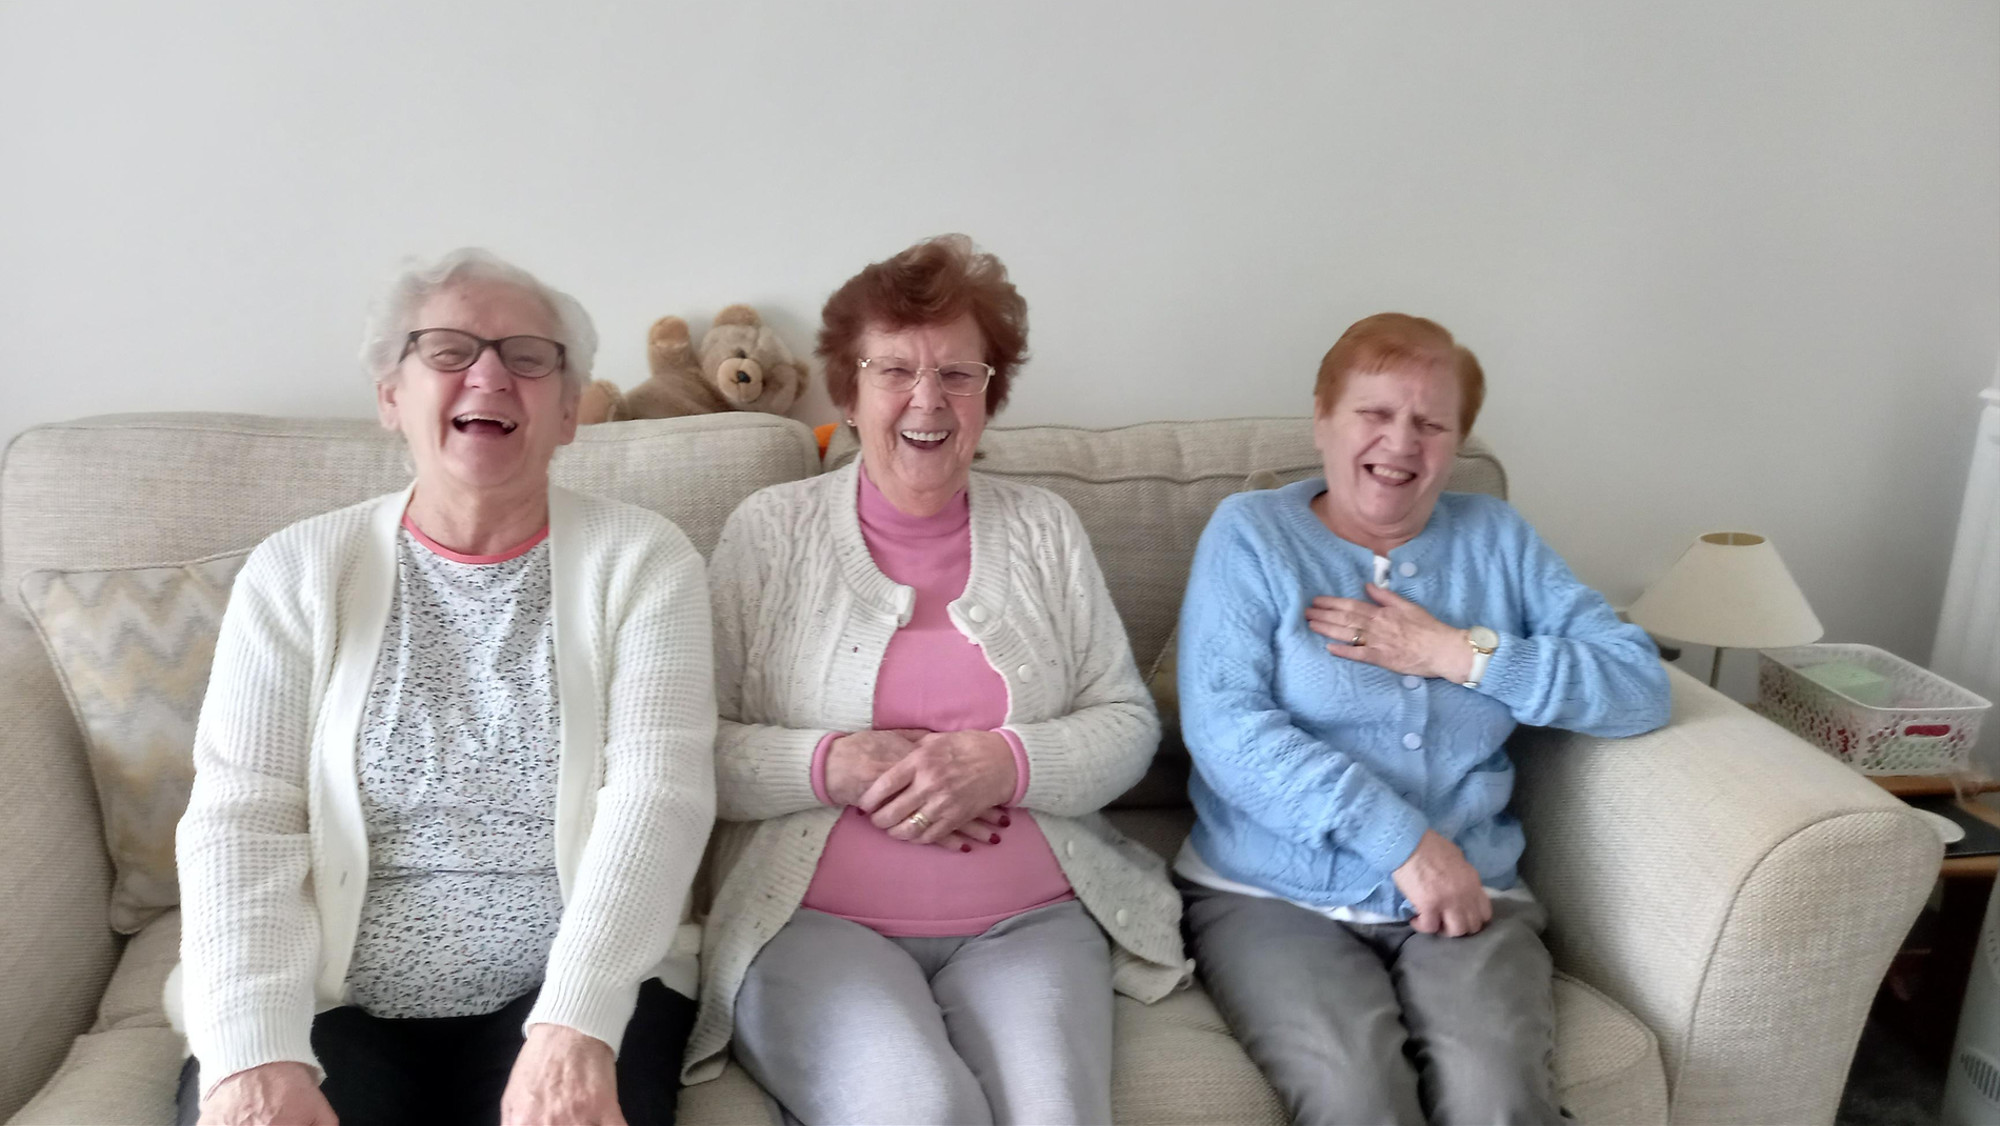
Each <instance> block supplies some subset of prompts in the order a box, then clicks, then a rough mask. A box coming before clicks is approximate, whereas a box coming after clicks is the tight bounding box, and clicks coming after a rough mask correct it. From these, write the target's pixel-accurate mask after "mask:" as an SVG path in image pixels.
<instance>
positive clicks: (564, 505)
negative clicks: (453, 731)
mask: <svg viewBox="0 0 2000 1126" xmlns="http://www.w3.org/2000/svg"><path fill="white" fill-rule="evenodd" d="M409 495H410V494H409V492H408V491H407V490H406V491H404V492H402V493H397V494H392V495H390V496H386V497H379V498H377V499H375V500H371V501H366V502H364V503H362V504H358V505H355V506H353V507H350V508H344V509H341V510H339V511H337V512H331V513H328V514H326V515H324V516H318V517H314V518H312V519H309V520H306V521H303V522H301V523H298V524H294V525H292V526H291V527H289V528H286V529H284V530H283V531H280V532H278V533H277V534H275V535H273V536H271V537H270V538H269V539H267V540H265V541H264V542H263V544H261V545H260V546H259V547H258V548H257V549H256V550H255V551H254V552H252V553H251V555H250V558H249V559H248V560H247V561H246V562H245V564H244V566H243V571H242V573H241V574H240V575H239V576H238V577H237V580H236V586H235V588H234V590H233V591H232V593H231V595H230V600H229V608H228V610H227V611H226V613H225V614H224V616H223V622H222V631H221V634H220V636H219V638H218V639H217V641H216V649H215V664H214V671H213V672H212V674H211V676H210V679H209V691H208V696H207V698H206V699H205V701H204V702H203V704H202V712H201V719H200V722H199V724H198V726H197V729H196V733H195V780H194V790H193V793H192V795H191V797H190V799H189V802H188V810H187V813H186V815H185V816H184V817H183V818H182V820H181V823H180V832H179V836H178V848H177V851H178V862H179V868H180V881H181V897H182V937H181V958H182V964H181V967H180V968H179V969H178V970H176V977H177V978H178V979H180V980H179V989H178V990H177V989H176V983H175V982H174V981H169V983H168V994H169V1008H170V1009H174V1008H180V1009H182V1010H183V1019H184V1022H185V1031H186V1033H187V1037H188V1044H189V1047H190V1049H191V1050H192V1052H193V1054H194V1055H195V1057H196V1058H197V1059H199V1060H200V1061H201V1065H202V1073H203V1074H202V1089H203V1090H204V1091H206V1090H208V1089H209V1088H210V1087H212V1086H213V1085H214V1084H215V1083H216V1082H218V1081H220V1080H222V1079H224V1078H226V1077H228V1076H229V1075H232V1074H234V1073H236V1072H238V1071H241V1070H243V1069H245V1068H249V1067H254V1066H257V1065H259V1064H264V1063H271V1062H275V1061H278V1060H296V1061H299V1062H301V1063H306V1064H311V1065H313V1066H315V1067H317V1066H318V1063H317V1061H316V1060H315V1059H314V1056H313V1052H312V1042H311V1028H312V1019H313V1014H314V1013H315V1012H317V1011H320V1010H324V1009H327V1008H331V1007H333V1006H335V1005H338V1004H340V1003H342V997H343V992H344V982H345V979H346V976H347V966H348V960H349V957H350V955H351V954H352V953H353V949H354V938H355V933H356V931H357V928H358V927H359V923H360V912H361V905H362V900H363V897H364V891H365V888H366V884H367V880H368V870H369V869H368V842H367V835H366V832H365V829H364V827H363V821H362V813H361V802H360V789H359V786H358V784H357V781H356V775H355V742H356V737H357V735H358V733H359V727H360V723H361V716H362V710H363V705H364V703H365V700H366V696H367V693H368V687H369V683H370V680H371V678H372V676H373V673H374V668H375V658H376V655H377V653H378V652H379V651H380V649H381V641H382V631H383V629H384V627H385V624H386V622H387V619H388V614H389V604H390V600H391V597H392V595H393V592H394V590H395V576H396V569H395V567H396V565H395V548H396V535H397V529H398V527H399V525H400V521H401V519H402V515H403V510H404V508H405V507H406V506H407V504H408V499H409ZM549 548H550V570H551V580H552V586H553V593H554V604H553V605H554V621H555V652H556V685H557V689H556V690H557V696H558V706H559V709H560V712H559V714H560V719H561V726H562V736H561V748H560V759H559V766H558V770H557V783H556V809H555V833H556V868H557V873H558V876H559V879H560V881H561V886H562V893H563V902H564V907H563V917H562V923H561V926H560V928H559V929H558V931H557V933H556V939H555V944H554V947H553V948H552V949H551V950H550V952H549V962H548V969H547V974H546V977H545V979H544V981H543V984H542V988H541V994H540V996H539V998H538V999H537V1001H536V1004H535V1007H534V1010H533V1012H532V1013H531V1014H530V1016H529V1017H528V1021H529V1022H530V1023H542V1022H546V1023H554V1024H563V1025H568V1026H570V1027H572V1028H575V1029H577V1030H579V1031H581V1032H584V1033H586V1034H588V1035H590V1036H594V1037H596V1038H598V1039H600V1040H603V1041H605V1042H606V1043H608V1044H610V1045H611V1046H612V1047H613V1048H614V1049H615V1048H617V1046H618V1044H619V1042H620V1040H621V1038H622V1037H623V1035H624V1032H625V1024H626V1021H628V1020H629V1019H630V1018H631V1013H632V1009H633V1006H634V1004H635V1003H636V999H637V996H638V990H639V984H640V982H642V981H643V980H644V979H645V978H646V977H647V976H648V975H649V974H651V975H658V976H660V977H661V978H662V979H663V980H664V981H665V982H666V983H667V984H668V985H670V986H672V987H674V988H676V989H679V990H681V991H682V992H684V993H689V994H690V995H692V993H693V991H694V989H695V988H696V983H697V979H698V969H697V967H696V965H695V959H694V954H695V951H696V949H697V948H698V943H699V937H698V934H697V933H696V931H695V928H694V927H693V926H691V925H689V926H687V927H686V928H685V931H684V933H677V928H676V923H677V922H680V923H686V922H687V919H688V913H687V906H688V889H689V886H690V884H691V883H692V882H693V879H694V875H695V870H696V867H697V865H698V864H699V862H700V860H701V855H702V847H703V844H704V842H705V841H706V839H707V836H708V832H709V829H710V827H711V825H712V824H713V819H714V812H715V778H714V759H713V741H714V732H715V705H714V680H713V676H712V654H713V649H712V642H711V639H710V635H709V620H708V605H707V597H706V596H707V582H706V579H705V576H704V573H703V568H702V562H701V556H700V555H699V554H697V553H696V552H695V550H694V547H693V545H691V544H690V543H689V542H688V540H687V537H686V536H684V535H682V534H681V531H680V529H678V528H676V527H674V526H673V525H672V524H671V523H669V522H668V521H667V520H666V519H664V518H662V517H660V516H659V515H657V514H655V513H652V512H648V511H646V510H644V509H640V508H635V507H632V506H630V505H626V504H620V503H618V502H615V501H609V500H602V499H599V498H595V497H589V496H584V495H581V494H577V493H571V492H568V491H566V490H563V489H553V488H552V489H550V490H549ZM670 947H671V950H670ZM176 993H178V996H176ZM176 1001H178V1002H179V1004H175V1003H174V1002H176Z"/></svg>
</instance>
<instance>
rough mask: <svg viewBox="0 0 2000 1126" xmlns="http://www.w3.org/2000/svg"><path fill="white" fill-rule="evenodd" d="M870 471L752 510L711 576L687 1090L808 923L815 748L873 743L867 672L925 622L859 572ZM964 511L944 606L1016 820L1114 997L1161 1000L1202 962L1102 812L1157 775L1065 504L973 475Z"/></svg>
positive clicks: (1099, 592)
mask: <svg viewBox="0 0 2000 1126" xmlns="http://www.w3.org/2000/svg"><path fill="white" fill-rule="evenodd" d="M859 471H860V470H859V462H855V463H851V464H849V465H848V466H846V467H845V468H842V469H839V470H835V471H834V472H832V473H827V474H823V475H821V476H818V477H813V478H809V479H807V480H803V481H793V482H788V483H785V484H780V485H773V486H771V487H769V488H766V489H763V490H761V491H759V492H757V493H755V494H754V495H752V496H751V497H749V498H748V499H747V500H745V501H744V502H743V503H742V505H740V506H739V507H738V508H737V509H736V511H735V512H734V513H733V514H732V515H731V516H730V517H729V521H728V523H727V524H726V525H725V526H724V528H723V530H722V539H721V541H720V542H719V543H717V545H716V548H715V553H714V555H713V556H711V558H710V563H709V575H710V587H711V589H712V591H713V593H714V606H715V647H716V703H717V707H718V708H719V710H720V715H721V721H720V723H719V725H718V730H717V735H716V797H717V811H718V813H719V815H720V817H721V818H722V822H721V823H720V824H718V826H717V829H716V841H715V845H714V854H715V857H714V862H715V876H716V879H717V881H718V883H719V890H718V891H717V893H716V898H715V904H714V908H713V910H712V911H711V912H710V914H709V917H708V921H707V925H706V927H705V928H704V931H703V936H702V999H701V1001H702V1003H701V1014H700V1016H699V1017H698V1018H697V1020H696V1022H695V1028H694V1034H693V1036H692V1038H691V1039H690V1041H689V1043H688V1052H687V1065H686V1067H685V1068H684V1069H683V1076H684V1078H685V1079H686V1080H687V1081H688V1082H690V1083H695V1082H701V1081H703V1080H706V1079H712V1078H714V1077H715V1076H717V1075H719V1074H721V1072H722V1065H723V1061H724V1053H725V1051H726V1050H727V1048H728V1044H729V1037H730V1032H731V1029H732V1027H733V1024H734V1010H735V1004H736V991H737V988H738V987H739V986H740V985H741V984H742V981H743V974H744V971H745V970H746V969H747V968H748V966H749V965H750V961H751V959H752V958H754V957H756V955H757V952H758V951H759V950H760V949H762V948H763V945H764V943H765V942H767V941H769V940H770V938H771V936H773V935H775V934H776V933H777V932H778V929H779V928H780V927H783V926H784V925H785V923H786V921H787V920H789V919H790V918H791V917H792V913H793V912H794V911H795V910H797V908H798V906H799V902H800V900H802V899H803V898H804V896H805V892H806V887H807V885H808V884H810V883H811V882H812V877H813V871H814V869H815V867H816V866H817V865H818V863H819V855H820V851H821V850H822V849H823V848H824V847H825V845H826V838H827V834H828V833H829V832H831V831H832V828H833V825H834V822H835V820H836V819H837V818H838V817H839V812H840V811H839V810H837V809H833V808H829V807H827V806H823V805H821V804H820V803H819V801H818V800H817V799H816V798H814V796H813V790H812V778H811V764H812V757H813V750H814V748H815V747H816V746H817V745H818V743H819V740H820V737H821V736H822V735H825V734H826V733H827V732H829V731H859V730H864V729H867V728H869V727H872V726H873V714H872V713H873V710H874V704H875V676H876V673H877V671H878V670H879V669H880V668H881V665H882V656H883V654H884V652H886V651H887V649H888V647H889V639H890V637H891V635H893V634H894V633H895V632H896V630H897V629H898V628H899V627H901V626H902V625H903V624H904V623H906V622H907V621H908V620H909V615H910V610H911V607H912V605H913V604H914V600H915V595H914V592H913V591H912V590H911V589H910V588H909V587H906V586H902V585H900V584H898V583H896V582H894V581H893V580H891V579H890V578H889V577H888V576H886V575H884V574H883V573H882V572H881V570H880V569H879V568H877V567H876V566H875V561H874V559H873V557H871V556H870V555H869V554H868V545H867V543H866V542H865V541H864V540H863V539H862V537H861V524H860V519H859V516H858V514H857V508H856V505H857V497H858V487H859V484H860V481H859V478H858V477H857V476H856V474H857V473H858V472H859ZM968 496H969V500H970V502H971V510H972V513H971V529H972V566H971V573H970V575H969V576H968V578H967V580H966V584H965V593H964V594H962V595H961V596H960V597H959V598H958V599H957V600H956V601H954V602H952V603H951V605H950V607H949V612H950V614H951V620H952V624H953V625H955V626H957V627H958V630H959V632H961V633H963V634H965V636H966V637H967V638H969V639H970V640H972V641H973V642H975V643H977V644H978V645H979V646H980V648H981V649H982V650H983V652H984V653H985V655H986V660H987V661H988V663H990V664H991V665H992V666H993V668H994V670H995V671H997V672H998V673H999V674H1000V676H1001V679H1002V680H1004V681H1005V682H1006V685H1007V721H1006V726H1007V728H1008V729H1009V730H1011V731H1013V732H1014V734H1015V735H1017V736H1019V738H1020V740H1021V746H1022V748H1023V749H1024V750H1025V751H1026V752H1027V756H1028V790H1027V793H1026V795H1025V796H1024V797H1023V799H1022V802H1021V804H1022V805H1024V806H1026V807H1028V808H1029V809H1031V810H1033V811H1034V812H1035V815H1036V821H1037V822H1038V823H1039V824H1040V825H1041V828H1042V833H1043V835H1044V836H1045V837H1047V839H1048V842H1049V847H1050V848H1051V849H1053V850H1054V852H1055V856H1056V860H1057V862H1058V863H1059V864H1061V865H1062V870H1063V874H1064V875H1065V876H1067V877H1068V878H1069V882H1070V886H1071V887H1072V888H1074V889H1075V890H1076V895H1077V898H1078V899H1080V900H1081V901H1082V902H1083V905H1084V907H1086V908H1087V909H1088V910H1089V911H1090V913H1091V915H1092V916H1093V917H1094V918H1095V919H1096V920H1097V922H1098V924H1099V925H1101V926H1102V927H1103V928H1104V930H1105V932H1106V933H1107V934H1109V935H1110V937H1111V939H1112V942H1113V944H1114V948H1113V952H1112V983H1113V985H1114V986H1115V987H1116V988H1117V989H1118V991H1119V992H1121V993H1125V994H1127V995H1129V996H1132V997H1136V998H1138V999H1139V1000H1141V1001H1147V1002H1151V1001H1156V1000H1159V999H1160V998H1161V997H1164V996H1166V995H1167V994H1168V993H1170V992H1172V991H1173V990H1174V989H1175V988H1177V987H1179V986H1180V985H1182V984H1184V983H1185V982H1186V981H1187V979H1188V975H1189V971H1190V968H1191V965H1192V964H1191V963H1190V962H1189V961H1188V960H1187V958H1186V955H1185V954H1184V952H1183V951H1182V948H1181V935H1180V912H1181V903H1180V896H1179V895H1178V894H1176V893H1175V891H1174V889H1173V887H1172V885H1171V884H1169V883H1168V881H1167V877H1166V870H1165V866H1164V865H1163V864H1162V862H1161V861H1160V859H1159V858H1158V857H1157V856H1155V855H1153V853H1152V852H1151V851H1149V850H1148V849H1146V848H1145V847H1144V846H1141V845H1138V844H1135V843H1133V842H1131V841H1128V840H1127V839H1125V838H1124V837H1123V836H1121V835H1120V834H1119V833H1118V832H1117V830H1115V829H1113V828H1112V827H1111V825H1110V824H1109V823H1108V822H1106V821H1105V820H1104V818H1103V816H1102V815H1101V814H1099V813H1098V812H1097V811H1098V810H1099V809H1101V808H1102V807H1103V806H1104V805H1105V803H1107V802H1109V801H1111V800H1112V799H1113V798H1116V797H1117V796H1118V795H1119V794H1121V793H1123V792H1124V791H1125V790H1126V789H1127V788H1129V787H1130V786H1131V785H1132V784H1133V783H1134V782H1136V781H1138V779H1139V777H1140V776H1141V775H1142V774H1144V773H1145V771H1146V766H1147V764H1148V763H1149V762H1151V760H1152V757H1153V751H1154V748H1155V746H1156V745H1157V743H1158V742H1159V733H1160V725H1159V718H1158V716H1157V715H1156V714H1155V713H1154V710H1153V702H1152V697H1151V696H1150V695H1149V694H1148V693H1147V691H1146V686H1145V683H1144V681H1142V680H1141V679H1140V677H1139V671H1138V669H1137V667H1136V666H1135V665H1134V664H1133V662H1132V650H1131V647H1130V645H1129V644H1128V643H1127V641H1126V639H1125V630H1124V627H1123V626H1122V625H1121V624H1120V622H1119V620H1118V611H1117V609H1116V608H1115V607H1113V606H1112V603H1111V595H1110V592H1109V591H1108V590H1107V589H1106V588H1105V585H1104V576H1103V575H1102V573H1100V572H1099V571H1098V569H1097V559H1096V556H1094V555H1093V554H1092V553H1091V550H1090V540H1089V538H1088V537H1087V536H1086V535H1085V534H1084V530H1083V524H1082V522H1081V521H1079V520H1078V519H1077V517H1076V513H1075V512H1074V511H1073V510H1072V509H1071V508H1070V507H1069V505H1068V504H1067V503H1065V502H1064V501H1063V500H1062V498H1060V497H1058V496H1056V495H1055V494H1054V493H1051V492H1049V491H1048V490H1046V489H1040V488H1036V487H1034V486H1032V485H1025V484H1021V483H1018V482H1014V481H1008V480H1006V479H1003V478H997V477H987V476H984V475H982V474H974V475H973V476H972V481H971V484H970V486H969V489H968Z"/></svg>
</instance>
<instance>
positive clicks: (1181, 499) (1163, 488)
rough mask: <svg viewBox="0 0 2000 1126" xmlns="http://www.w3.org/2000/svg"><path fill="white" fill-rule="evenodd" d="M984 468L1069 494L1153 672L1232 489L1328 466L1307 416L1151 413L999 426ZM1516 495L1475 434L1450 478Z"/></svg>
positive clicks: (834, 457)
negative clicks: (1202, 546) (1203, 544)
mask: <svg viewBox="0 0 2000 1126" xmlns="http://www.w3.org/2000/svg"><path fill="white" fill-rule="evenodd" d="M835 442H836V444H835V445H833V446H832V447H830V448H829V450H828V452H827V468H829V469H831V468H834V467H836V466H837V465H839V464H841V463H842V462H844V461H845V460H847V459H848V458H850V457H852V456H853V455H854V450H855V445H854V439H853V436H852V434H851V433H850V432H848V431H846V430H844V429H843V430H841V431H839V432H837V433H836V435H835ZM979 448H980V453H981V457H980V460H979V462H978V464H977V465H975V466H974V470H975V471H976V472H980V473H991V474H994V475H996V476H1005V477H1012V478H1015V479H1016V480H1021V481H1028V482H1032V483H1034V484H1037V485H1041V486H1043V487H1045V488H1048V489H1051V490H1053V491H1054V492H1056V493H1058V494H1060V495H1061V496H1062V497H1063V499H1065V500H1067V501H1069V503H1070V504H1071V505H1072V506H1074V507H1075V509H1076V511H1077V515H1078V516H1080V517H1081V518H1082V519H1083V526H1084V528H1085V529H1086V530H1088V531H1089V532H1090V542H1091V546H1092V547H1093V548H1094V549H1095V550H1096V552H1097V562H1098V565H1099V566H1100V567H1102V568H1103V569H1104V577H1105V581H1106V582H1107V583H1109V584H1110V586H1111V599H1112V601H1113V602H1115V603H1117V605H1118V614H1119V616H1120V618H1122V619H1123V620H1124V623H1125V632H1126V634H1127V635H1128V636H1129V637H1130V638H1131V641H1132V656H1133V657H1134V658H1136V659H1137V660H1138V663H1139V670H1140V672H1141V673H1144V672H1146V671H1147V670H1150V669H1151V668H1152V667H1153V663H1154V662H1155V661H1156V660H1157V659H1158V658H1159V655H1160V650H1161V648H1162V647H1163V646H1164V645H1165V643H1166V640H1167V635H1168V634H1169V633H1170V632H1172V630H1173V628H1174V623H1175V622H1176V621H1177V620H1178V619H1179V617H1180V609H1181V588H1182V587H1183V586H1185V585H1186V583H1187V575H1188V567H1189V565H1190V564H1191V563H1192V562H1193V560H1194V545H1195V541H1196V540H1198V539H1199V538H1200V537H1201V531H1202V529H1203V528H1204V527H1206V526H1207V525H1208V517H1209V515H1210V514H1211V513H1213V512H1214V511H1215V506H1216V504H1217V503H1219V502H1220V501H1221V500H1222V498H1223V497H1226V496H1228V495H1229V494H1230V493H1233V492H1237V491H1239V490H1241V489H1242V488H1244V487H1245V482H1246V481H1247V480H1248V479H1249V477H1250V476H1251V475H1252V474H1259V483H1260V484H1269V485H1281V484H1287V483H1289V482H1292V481H1296V480H1299V479H1301V478H1304V477H1309V476H1314V475H1316V474H1318V473H1319V472H1320V466H1321V462H1320V456H1319V451H1317V450H1315V449H1314V448H1313V444H1312V420H1311V419H1307V418H1230V419H1220V420H1216V421H1212V422H1142V423H1139V424H1137V425H1134V426H1120V427H1115V428H1112V429H1106V430H1088V429H1084V428H1081V427H1075V426H1020V427H1000V426H996V427H991V428H989V429H988V430H987V431H986V436H985V437H984V438H983V439H982V440H981V442H980V447H979ZM1445 487H1446V488H1448V489H1453V490H1456V491H1459V492H1480V493H1490V494H1492V495H1494V496H1497V497H1502V498H1504V497H1505V496H1506V495H1507V475H1506V472H1505V471H1504V470H1503V469H1502V468H1501V466H1500V462H1499V459H1497V458H1495V457H1494V456H1493V453H1492V451H1490V450H1488V449H1487V448H1486V446H1485V445H1484V444H1483V443H1481V442H1480V441H1479V440H1478V439H1477V438H1472V439H1468V440H1467V441H1466V443H1465V447H1464V448H1463V449H1462V450H1461V451H1460V452H1459V456H1458V462H1457V464H1456V465H1454V466H1453V467H1452V475H1451V479H1450V481H1449V482H1448V483H1447V484H1446V486H1445Z"/></svg>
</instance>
